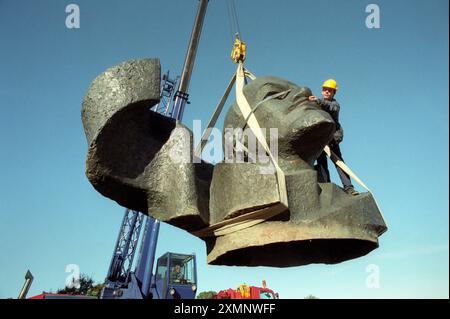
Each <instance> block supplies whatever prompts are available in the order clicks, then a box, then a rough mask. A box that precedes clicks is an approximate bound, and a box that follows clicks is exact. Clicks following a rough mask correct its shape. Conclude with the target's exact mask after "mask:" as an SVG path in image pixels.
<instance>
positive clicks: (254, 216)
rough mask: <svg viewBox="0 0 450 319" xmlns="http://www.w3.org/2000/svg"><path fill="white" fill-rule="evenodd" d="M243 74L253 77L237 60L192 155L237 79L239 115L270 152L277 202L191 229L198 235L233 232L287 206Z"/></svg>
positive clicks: (282, 182)
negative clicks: (194, 229) (277, 195)
mask: <svg viewBox="0 0 450 319" xmlns="http://www.w3.org/2000/svg"><path fill="white" fill-rule="evenodd" d="M246 76H247V77H249V78H250V79H252V80H255V79H256V77H255V75H253V74H252V73H251V72H250V71H248V70H246V69H245V68H244V65H243V63H242V62H240V63H239V65H238V68H237V70H236V74H235V75H233V77H232V78H231V80H230V82H229V84H228V86H227V88H226V90H225V93H224V95H223V96H222V98H221V100H220V102H219V104H218V105H217V107H216V110H215V111H214V113H213V116H212V117H211V119H210V121H209V123H208V126H207V128H206V130H205V132H204V133H203V136H202V139H201V141H200V143H199V144H198V146H197V147H196V150H195V155H196V156H197V157H201V153H202V151H203V148H204V146H205V145H206V143H207V141H208V138H209V135H210V134H211V130H212V128H213V127H214V126H215V124H216V121H217V119H218V117H219V115H220V113H221V112H222V110H223V106H224V104H225V102H226V100H227V98H228V95H229V94H230V91H231V88H232V87H233V84H234V83H236V101H237V104H238V106H239V109H240V111H241V113H242V116H243V117H244V119H246V124H247V125H248V126H249V128H250V129H251V130H252V132H253V134H254V135H255V137H256V138H257V140H258V142H259V143H260V144H261V145H262V146H263V147H264V150H265V151H266V152H267V154H268V155H269V158H270V160H271V162H272V164H273V165H274V167H275V169H276V178H277V184H278V193H279V198H280V203H278V204H275V205H271V206H268V207H264V208H261V209H258V210H256V211H253V212H250V213H247V214H243V215H240V216H237V217H235V218H231V219H227V220H224V221H222V222H219V223H216V224H214V225H211V226H209V227H206V228H204V229H201V230H198V231H195V232H192V234H193V235H195V236H198V237H208V236H224V235H227V234H230V233H233V232H236V231H238V230H242V229H245V228H249V227H251V226H254V225H257V224H260V223H262V222H264V221H266V220H268V219H270V218H272V217H274V216H276V215H278V214H280V213H283V212H285V211H286V210H287V207H288V201H287V191H286V180H285V175H284V173H283V171H282V170H281V168H280V167H279V166H278V162H277V160H276V159H275V158H274V156H273V154H272V152H271V150H270V148H269V145H268V144H267V141H266V138H265V136H264V134H262V131H261V127H260V126H259V123H258V121H257V119H256V117H255V115H254V114H253V111H254V110H252V109H251V107H250V105H249V103H248V101H247V98H246V97H245V95H244V93H243V89H244V85H245V77H246Z"/></svg>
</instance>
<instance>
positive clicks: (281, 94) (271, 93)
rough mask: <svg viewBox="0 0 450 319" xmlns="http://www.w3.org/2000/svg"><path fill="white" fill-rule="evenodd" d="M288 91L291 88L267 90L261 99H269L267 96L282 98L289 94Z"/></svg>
mask: <svg viewBox="0 0 450 319" xmlns="http://www.w3.org/2000/svg"><path fill="white" fill-rule="evenodd" d="M290 91H291V90H286V91H282V90H276V91H269V92H267V93H266V94H265V95H264V97H263V100H265V99H269V98H273V99H277V100H283V99H284V98H286V96H287V95H288V94H289V92H290Z"/></svg>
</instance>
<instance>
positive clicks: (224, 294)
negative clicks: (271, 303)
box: [213, 280, 279, 299]
mask: <svg viewBox="0 0 450 319" xmlns="http://www.w3.org/2000/svg"><path fill="white" fill-rule="evenodd" d="M213 298H214V299H278V298H279V296H278V293H276V292H274V291H273V290H272V289H269V288H267V287H266V281H265V280H263V282H262V288H261V287H255V286H248V285H246V284H243V285H240V286H239V287H238V288H237V289H231V288H230V289H227V290H221V291H219V292H218V293H217V295H215V296H214V297H213Z"/></svg>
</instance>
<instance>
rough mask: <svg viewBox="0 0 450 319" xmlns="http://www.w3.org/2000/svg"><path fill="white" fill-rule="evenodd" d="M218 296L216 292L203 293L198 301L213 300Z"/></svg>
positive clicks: (198, 297) (199, 295)
mask: <svg viewBox="0 0 450 319" xmlns="http://www.w3.org/2000/svg"><path fill="white" fill-rule="evenodd" d="M215 295H217V292H215V291H203V292H201V293H199V294H198V295H197V299H213V298H214V296H215Z"/></svg>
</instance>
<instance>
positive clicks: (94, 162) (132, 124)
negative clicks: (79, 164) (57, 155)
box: [82, 59, 212, 230]
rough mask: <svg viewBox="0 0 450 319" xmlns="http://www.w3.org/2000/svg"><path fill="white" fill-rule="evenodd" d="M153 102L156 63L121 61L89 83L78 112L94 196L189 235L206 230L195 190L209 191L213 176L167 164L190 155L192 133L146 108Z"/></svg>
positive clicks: (157, 87)
mask: <svg viewBox="0 0 450 319" xmlns="http://www.w3.org/2000/svg"><path fill="white" fill-rule="evenodd" d="M159 97H160V62H159V60H158V59H144V60H134V61H128V62H124V63H121V64H119V65H117V66H114V67H112V68H110V69H108V70H107V71H105V72H104V73H102V74H101V75H99V76H98V77H97V78H96V79H95V80H94V81H93V83H92V84H91V86H90V88H89V90H88V92H87V94H86V97H85V98H84V101H83V107H82V120H83V126H84V130H85V133H86V138H87V140H88V144H89V150H88V156H87V162H86V175H87V177H88V179H89V181H90V182H91V183H92V185H93V186H94V188H95V189H96V190H97V191H98V192H100V193H101V194H102V195H104V196H106V197H108V198H111V199H113V200H115V201H116V202H117V203H119V204H120V205H122V206H124V207H127V208H130V209H133V210H137V211H141V212H144V213H147V212H148V213H149V214H151V215H152V216H153V217H155V218H158V219H160V220H162V221H168V222H171V223H173V224H175V225H181V226H183V228H185V229H188V230H189V229H191V228H200V227H203V226H205V225H207V224H208V218H209V213H208V209H207V207H208V204H204V203H203V202H202V200H206V201H208V198H209V196H206V197H205V198H204V199H200V198H199V197H200V196H199V195H198V192H201V193H204V191H203V188H204V187H206V188H208V189H209V182H210V180H211V178H209V180H208V174H206V173H203V175H206V177H205V176H203V175H202V176H201V178H200V179H199V177H198V176H197V175H199V174H197V171H198V170H199V169H198V168H197V166H198V165H203V166H205V167H206V168H204V170H206V171H207V170H208V167H207V165H206V164H202V163H198V164H196V163H192V161H189V160H188V161H186V160H185V161H184V163H181V164H180V163H174V162H173V161H172V160H173V158H174V156H172V155H173V153H177V152H180V151H181V152H182V151H183V149H185V148H187V153H190V154H192V152H191V150H192V133H191V132H190V131H189V130H188V129H187V128H186V127H184V126H183V125H182V124H181V123H179V122H177V121H175V120H174V119H172V118H169V117H166V116H163V115H160V114H158V113H155V112H153V111H151V110H150V108H151V107H152V106H154V105H155V104H157V103H158V102H159ZM182 133H184V134H182ZM188 155H189V154H188ZM188 157H189V156H188ZM210 170H211V173H210V174H209V175H212V168H211V169H210ZM199 185H200V186H199ZM174 194H176V195H174ZM183 194H184V195H185V196H186V197H183V196H184V195H183ZM199 203H200V204H199ZM204 207H206V209H205V208H204ZM200 211H201V213H200Z"/></svg>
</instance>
